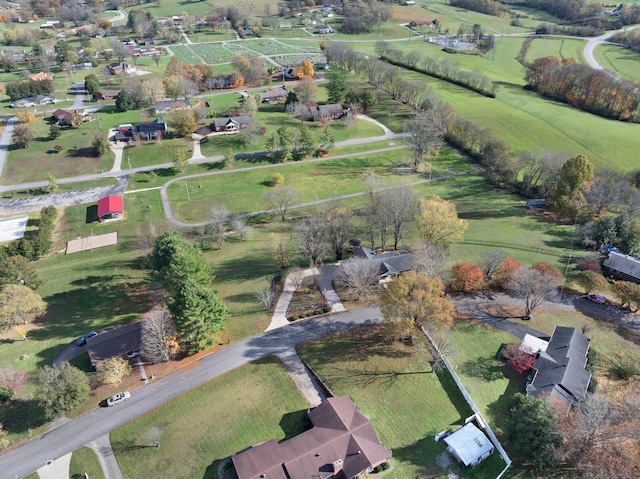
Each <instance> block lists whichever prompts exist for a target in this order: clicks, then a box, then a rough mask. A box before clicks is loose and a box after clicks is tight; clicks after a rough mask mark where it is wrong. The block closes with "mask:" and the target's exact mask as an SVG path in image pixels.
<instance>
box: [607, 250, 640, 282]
mask: <svg viewBox="0 0 640 479" xmlns="http://www.w3.org/2000/svg"><path fill="white" fill-rule="evenodd" d="M603 264H604V266H606V267H607V268H609V269H612V270H613V271H616V272H618V273H622V274H625V275H627V276H631V277H632V278H635V279H637V280H640V261H639V260H637V259H636V258H634V257H632V256H629V255H626V254H622V253H616V252H615V251H611V252H610V253H609V257H608V258H607V259H605V260H604V263H603Z"/></svg>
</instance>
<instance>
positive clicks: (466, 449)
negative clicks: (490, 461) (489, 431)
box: [443, 422, 493, 466]
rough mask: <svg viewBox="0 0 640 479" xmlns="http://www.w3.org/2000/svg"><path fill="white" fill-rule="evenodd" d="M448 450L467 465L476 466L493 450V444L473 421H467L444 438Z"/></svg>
mask: <svg viewBox="0 0 640 479" xmlns="http://www.w3.org/2000/svg"><path fill="white" fill-rule="evenodd" d="M443 441H444V443H445V444H446V445H447V451H449V452H450V453H451V454H453V455H454V456H455V458H456V459H457V460H458V461H460V462H461V463H462V464H464V465H465V466H476V465H478V464H480V463H481V462H482V461H484V460H485V459H486V458H487V457H489V456H490V455H491V453H492V452H493V444H491V441H489V439H488V438H487V436H485V435H484V433H483V432H482V431H481V430H480V429H478V427H477V426H476V425H475V424H473V423H471V422H470V423H467V424H465V425H464V426H462V427H461V428H460V429H458V430H457V431H455V432H453V433H451V434H450V435H448V436H447V437H445V438H444V439H443Z"/></svg>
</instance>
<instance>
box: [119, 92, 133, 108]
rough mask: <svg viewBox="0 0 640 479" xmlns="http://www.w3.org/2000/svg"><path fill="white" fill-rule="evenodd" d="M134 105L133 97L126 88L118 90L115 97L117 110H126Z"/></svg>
mask: <svg viewBox="0 0 640 479" xmlns="http://www.w3.org/2000/svg"><path fill="white" fill-rule="evenodd" d="M135 106H136V104H135V102H134V101H133V98H131V95H130V94H129V92H127V91H126V90H120V93H118V96H117V97H116V109H117V110H118V111H128V110H131V109H132V108H134V107H135Z"/></svg>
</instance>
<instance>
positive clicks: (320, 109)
mask: <svg viewBox="0 0 640 479" xmlns="http://www.w3.org/2000/svg"><path fill="white" fill-rule="evenodd" d="M344 115H346V111H345V109H344V108H343V106H342V105H341V104H340V103H331V104H329V105H315V106H310V107H309V109H308V110H307V119H308V120H313V121H323V120H339V119H340V118H342V117H343V116H344Z"/></svg>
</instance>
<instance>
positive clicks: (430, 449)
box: [298, 328, 504, 479]
mask: <svg viewBox="0 0 640 479" xmlns="http://www.w3.org/2000/svg"><path fill="white" fill-rule="evenodd" d="M338 351H339V354H336V352H338ZM429 351H430V348H429V347H428V345H427V342H426V339H425V338H424V337H422V336H420V335H417V334H416V336H415V344H414V345H412V346H406V345H404V344H400V343H392V344H389V343H387V342H385V341H384V339H383V337H382V335H381V332H380V328H367V329H363V330H357V331H354V332H352V333H344V334H339V335H336V336H332V337H329V338H325V339H322V340H318V341H313V342H310V343H307V344H304V345H302V346H300V347H298V353H299V354H300V356H301V357H302V358H303V359H304V360H305V361H306V362H307V363H308V364H310V366H311V368H312V369H313V370H314V371H315V372H316V373H317V374H318V375H319V376H320V378H321V379H322V380H323V381H324V382H325V383H326V384H327V386H328V387H329V388H330V389H331V390H332V391H333V393H334V394H336V395H348V396H350V397H351V398H352V399H353V401H354V402H355V404H356V405H357V406H358V408H359V409H360V411H362V413H363V414H364V415H365V416H367V417H368V418H370V420H371V422H372V424H373V427H374V428H375V430H376V431H377V433H378V436H379V437H380V440H381V441H382V443H383V444H384V445H385V446H386V447H387V448H389V449H390V450H391V451H392V453H393V463H394V469H393V470H392V471H391V472H390V477H393V478H394V479H396V478H397V479H414V478H415V477H418V476H427V477H433V478H441V477H446V473H445V471H443V470H442V469H441V468H440V467H439V466H438V463H437V461H436V458H437V456H438V455H440V454H442V452H443V451H444V448H443V447H442V445H440V444H438V443H436V442H435V441H434V439H433V437H434V435H435V434H436V433H438V432H440V431H442V430H444V429H447V428H450V429H455V428H457V427H459V426H461V425H462V424H463V421H464V419H465V418H466V417H468V416H470V415H471V410H470V409H469V407H468V405H467V404H466V403H465V402H464V399H463V398H462V395H461V394H460V393H459V391H458V389H457V388H456V386H455V384H454V382H453V380H452V379H451V377H450V376H449V375H448V374H436V373H434V372H433V370H432V369H431V362H432V361H433V358H432V357H431V355H430V352H429ZM503 467H504V463H503V462H502V461H501V459H500V458H499V456H498V455H497V454H494V455H492V457H491V458H490V459H489V460H488V461H486V462H484V463H482V464H481V465H480V466H478V467H477V468H476V469H474V471H473V477H477V478H490V477H495V476H496V475H497V473H498V472H499V471H500V470H501V469H502V468H503ZM455 472H456V473H460V472H461V470H459V469H457V468H456V469H455ZM462 477H467V476H466V474H464V471H462Z"/></svg>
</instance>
